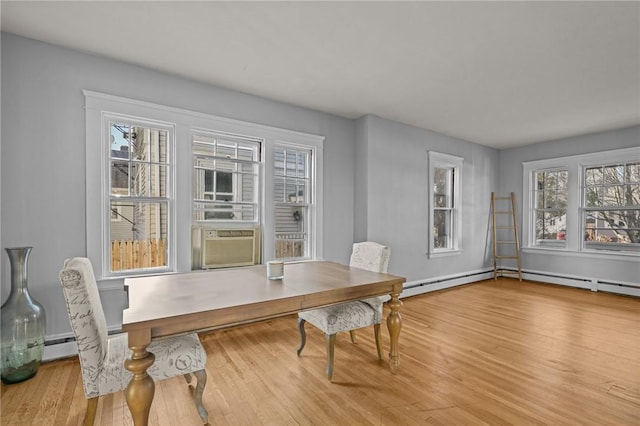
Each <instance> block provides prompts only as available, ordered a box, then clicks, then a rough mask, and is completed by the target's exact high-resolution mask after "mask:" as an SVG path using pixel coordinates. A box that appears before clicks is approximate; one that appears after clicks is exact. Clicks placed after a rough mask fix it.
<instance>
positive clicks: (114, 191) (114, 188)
mask: <svg viewBox="0 0 640 426" xmlns="http://www.w3.org/2000/svg"><path fill="white" fill-rule="evenodd" d="M111 195H129V162H128V161H112V162H111Z"/></svg>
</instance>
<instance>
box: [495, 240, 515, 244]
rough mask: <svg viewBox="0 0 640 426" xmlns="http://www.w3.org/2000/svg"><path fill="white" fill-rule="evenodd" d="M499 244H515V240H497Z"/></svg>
mask: <svg viewBox="0 0 640 426" xmlns="http://www.w3.org/2000/svg"><path fill="white" fill-rule="evenodd" d="M496 243H498V244H515V243H516V242H515V241H496Z"/></svg>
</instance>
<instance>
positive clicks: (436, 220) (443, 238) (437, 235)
mask: <svg viewBox="0 0 640 426" xmlns="http://www.w3.org/2000/svg"><path fill="white" fill-rule="evenodd" d="M451 214H452V212H451V210H435V211H434V212H433V236H434V237H433V246H434V248H451V244H450V241H451V239H450V236H451Z"/></svg>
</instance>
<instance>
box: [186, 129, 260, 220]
mask: <svg viewBox="0 0 640 426" xmlns="http://www.w3.org/2000/svg"><path fill="white" fill-rule="evenodd" d="M192 145H193V169H194V177H193V192H194V194H193V211H194V215H195V218H194V219H195V220H196V222H207V223H215V222H229V221H234V222H257V221H258V218H259V203H258V199H259V197H258V195H259V187H260V173H259V165H260V148H261V142H260V141H259V140H255V139H249V138H242V137H237V136H233V135H226V134H224V133H213V132H212V133H208V132H199V133H195V134H194V135H193V140H192Z"/></svg>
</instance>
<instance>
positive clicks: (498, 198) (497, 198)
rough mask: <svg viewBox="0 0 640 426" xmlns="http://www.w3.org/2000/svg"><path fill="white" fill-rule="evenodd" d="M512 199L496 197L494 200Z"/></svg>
mask: <svg viewBox="0 0 640 426" xmlns="http://www.w3.org/2000/svg"><path fill="white" fill-rule="evenodd" d="M510 199H511V197H495V198H494V200H510Z"/></svg>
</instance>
